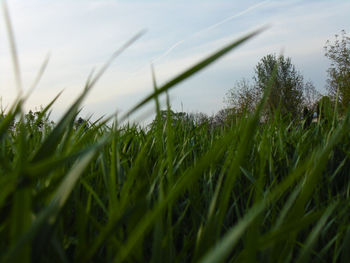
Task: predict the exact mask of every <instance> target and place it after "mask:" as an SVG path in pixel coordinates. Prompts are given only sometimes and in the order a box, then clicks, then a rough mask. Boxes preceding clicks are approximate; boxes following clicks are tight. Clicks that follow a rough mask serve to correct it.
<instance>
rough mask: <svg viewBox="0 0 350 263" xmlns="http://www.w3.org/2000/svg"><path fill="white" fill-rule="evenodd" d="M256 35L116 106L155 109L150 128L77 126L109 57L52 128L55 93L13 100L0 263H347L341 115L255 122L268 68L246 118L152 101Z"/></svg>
mask: <svg viewBox="0 0 350 263" xmlns="http://www.w3.org/2000/svg"><path fill="white" fill-rule="evenodd" d="M256 33H257V32H255V33H252V34H250V35H247V36H246V37H243V38H242V39H240V40H238V41H236V42H234V43H232V44H229V45H228V46H226V47H224V48H223V49H221V50H219V51H218V52H216V53H214V54H213V55H212V56H210V57H208V58H206V59H204V60H202V61H201V62H199V63H198V64H196V65H195V66H193V67H191V68H189V69H188V70H186V71H184V72H183V73H182V74H180V75H179V76H177V77H175V78H173V79H172V80H170V81H169V82H168V83H166V84H165V85H163V86H160V87H158V86H157V84H156V82H155V81H154V92H153V93H152V94H150V95H149V96H148V97H146V98H145V99H144V100H143V101H141V102H140V103H139V104H137V105H136V106H135V107H133V108H132V109H131V110H130V111H129V112H128V115H129V114H132V113H133V112H135V111H136V110H138V109H140V108H141V107H142V106H143V105H145V104H146V103H149V102H156V109H157V117H156V121H155V122H153V125H152V126H151V127H149V129H141V128H139V127H137V126H129V125H124V126H123V125H120V124H119V121H120V120H118V121H117V119H113V118H107V119H103V120H99V121H97V122H95V123H87V122H86V123H84V122H81V121H79V122H77V123H76V122H75V119H76V117H77V116H78V113H79V107H80V105H81V102H82V100H83V99H84V97H85V96H86V94H87V93H88V91H89V90H90V89H91V88H92V86H93V85H94V84H95V83H96V81H97V80H98V79H99V78H100V77H101V75H102V73H103V72H104V71H105V69H106V67H107V66H108V64H109V63H110V62H111V61H108V62H107V64H106V65H105V66H104V67H102V69H101V70H100V71H99V72H97V73H96V74H95V75H92V76H91V78H89V80H88V81H87V83H86V86H85V89H84V91H83V92H82V94H81V96H79V98H77V100H76V102H75V103H74V104H73V105H72V106H71V107H70V108H69V109H68V110H67V112H66V113H65V114H64V116H63V117H62V119H61V120H60V121H59V122H58V123H57V124H55V125H52V123H51V122H50V121H49V120H48V119H47V117H46V116H47V113H48V112H49V110H50V109H51V107H52V105H53V103H54V102H55V100H56V99H57V97H56V98H55V99H54V100H53V101H52V102H51V103H49V104H48V106H47V107H45V108H44V109H42V110H41V111H40V112H38V113H35V114H27V115H24V114H23V112H22V105H23V101H24V100H25V99H26V96H22V95H21V94H20V95H19V97H18V99H17V100H16V101H15V103H14V104H13V106H12V107H11V108H10V109H9V111H8V112H6V114H5V113H4V112H2V113H1V121H0V145H1V147H0V189H1V191H0V215H1V216H0V237H1V239H0V251H1V253H0V261H1V262H30V261H32V262H295V261H298V262H312V261H313V262H349V261H350V253H349V249H348V248H349V247H350V225H349V222H350V218H349V216H350V209H349V206H350V202H349V199H350V198H349V194H350V180H349V176H348V171H349V170H350V160H349V146H350V145H349V144H350V136H349V134H350V133H349V131H350V113H349V112H347V113H345V114H344V115H343V116H342V117H341V118H339V117H338V114H336V111H335V110H334V109H333V108H332V107H323V105H324V104H325V103H320V107H321V109H320V110H319V112H323V113H324V114H323V115H326V114H325V113H327V116H329V117H327V118H323V117H322V116H323V115H322V114H319V118H318V120H317V122H316V123H312V124H310V125H304V122H305V120H300V119H299V120H298V119H295V118H288V117H287V118H286V117H285V116H284V115H282V114H281V111H279V110H276V111H274V112H272V113H271V115H270V117H269V118H267V121H266V122H264V123H261V116H262V115H263V113H264V110H265V109H266V105H268V102H269V98H270V94H271V91H272V90H273V88H274V83H276V78H277V76H278V74H277V73H278V72H277V71H278V70H277V67H276V66H275V67H274V69H273V70H272V71H271V72H272V73H271V76H270V78H269V80H268V81H267V83H266V86H265V88H264V91H263V94H262V95H261V99H260V101H259V103H257V105H256V107H255V109H254V111H252V112H251V113H250V114H249V115H248V117H246V115H242V116H241V117H239V116H236V117H235V118H232V119H231V121H227V122H226V125H224V126H219V127H213V126H212V125H211V124H210V123H205V122H203V123H202V124H201V125H195V124H194V123H193V122H192V121H191V120H190V119H187V118H183V116H182V115H181V114H180V115H179V114H177V115H175V116H176V117H177V118H176V120H174V119H173V114H170V113H171V112H170V109H169V111H168V114H162V112H161V111H160V109H159V102H158V95H160V94H162V93H164V92H166V91H168V90H169V89H170V88H172V87H174V86H175V85H176V84H178V83H179V82H181V81H182V80H185V79H186V78H188V77H189V76H191V75H193V74H195V73H196V72H198V71H200V70H201V69H202V68H204V67H206V66H208V65H209V64H210V63H212V62H213V61H215V60H217V59H218V58H220V57H221V56H222V55H224V54H225V53H227V52H229V51H230V50H232V49H234V48H235V47H237V46H238V45H239V44H241V43H243V42H245V41H246V40H247V39H249V38H251V37H252V36H254V35H255V34H256ZM130 43H131V42H130ZM128 44H129V43H127V45H128ZM127 45H125V46H124V47H123V48H122V49H124V48H125V47H126V46H127ZM119 53H120V52H119V51H117V52H116V53H115V54H114V55H113V56H115V55H118V54H119ZM13 55H14V61H15V65H16V56H15V52H13ZM15 69H16V66H15ZM18 83H20V81H18ZM19 87H20V85H19ZM19 90H20V89H19ZM125 117H126V116H125ZM15 118H19V121H18V122H17V123H16V125H14V124H13V123H14V122H15ZM121 119H124V117H122V118H121ZM109 120H114V122H113V125H107V124H106V123H107V121H109Z"/></svg>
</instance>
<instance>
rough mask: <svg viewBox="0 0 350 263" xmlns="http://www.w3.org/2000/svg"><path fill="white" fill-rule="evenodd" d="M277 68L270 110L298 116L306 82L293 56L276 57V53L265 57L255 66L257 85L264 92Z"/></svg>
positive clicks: (270, 97)
mask: <svg viewBox="0 0 350 263" xmlns="http://www.w3.org/2000/svg"><path fill="white" fill-rule="evenodd" d="M275 69H276V76H275V78H274V79H273V84H272V89H271V93H270V96H269V98H268V102H267V107H268V111H269V112H274V111H275V110H276V109H279V110H280V111H281V112H282V114H283V115H286V114H290V115H291V116H294V117H295V116H298V115H299V113H300V111H301V105H302V101H303V90H304V82H303V76H302V75H301V74H300V73H299V72H298V71H297V70H296V69H295V66H294V65H293V64H292V61H291V58H286V57H284V56H283V55H280V56H278V57H276V55H274V54H269V55H267V56H265V57H263V58H262V59H261V60H260V62H259V63H258V64H257V65H256V68H255V76H254V80H255V86H256V87H257V89H258V91H259V92H260V93H262V92H263V91H264V90H265V89H266V86H267V85H268V82H269V81H270V79H271V78H272V75H273V72H274V70H275Z"/></svg>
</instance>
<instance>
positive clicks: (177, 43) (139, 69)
mask: <svg viewBox="0 0 350 263" xmlns="http://www.w3.org/2000/svg"><path fill="white" fill-rule="evenodd" d="M271 1H272V0H265V1H262V2H260V3H258V4H255V5H252V6H250V7H248V8H247V9H245V10H243V11H241V12H239V13H237V14H234V15H231V16H229V17H226V18H225V19H223V20H221V21H219V22H217V23H215V24H213V25H210V26H208V27H206V28H204V29H201V30H200V31H197V32H195V33H193V34H192V35H190V36H188V37H187V38H185V39H182V40H180V41H178V42H176V43H175V44H173V45H172V46H171V47H170V48H168V49H167V50H166V51H165V52H163V53H162V54H161V55H159V56H157V57H154V58H152V59H151V60H150V64H154V63H155V62H156V61H159V60H160V59H162V58H164V57H166V56H167V55H169V54H170V52H171V51H173V50H174V49H175V48H176V47H177V46H179V45H181V44H182V43H184V42H186V41H187V40H189V39H191V38H195V37H197V36H199V35H201V34H203V33H205V32H208V31H210V30H213V29H214V28H216V27H219V26H221V25H223V24H225V23H227V22H229V21H231V20H233V19H235V18H238V17H241V16H243V15H245V14H247V13H249V12H251V11H253V10H255V9H257V8H259V7H262V6H264V5H266V4H268V3H270V2H271ZM148 66H149V65H143V66H141V67H139V68H138V69H136V70H135V71H134V72H133V73H131V76H130V77H128V78H127V79H126V80H125V81H124V82H126V81H128V80H129V79H131V78H133V77H134V76H135V75H137V74H138V73H139V72H140V71H141V70H143V69H144V68H146V67H148Z"/></svg>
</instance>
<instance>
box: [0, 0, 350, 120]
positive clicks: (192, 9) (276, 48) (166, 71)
mask: <svg viewBox="0 0 350 263" xmlns="http://www.w3.org/2000/svg"><path fill="white" fill-rule="evenodd" d="M7 2H8V6H9V9H10V15H11V19H12V22H13V27H14V31H15V36H16V42H17V46H18V51H19V57H20V65H21V71H22V77H23V83H24V86H25V88H28V87H29V86H30V84H31V82H32V81H33V79H34V78H35V75H36V72H37V70H38V69H39V67H40V64H41V63H42V61H43V59H44V57H45V55H46V54H47V53H48V52H50V54H51V59H50V62H49V66H48V68H47V71H46V72H45V75H44V77H43V79H42V82H41V83H40V85H39V86H38V87H37V89H36V90H35V91H34V93H33V94H32V96H31V97H30V99H29V100H28V103H27V105H26V107H27V108H28V109H29V108H32V109H34V108H35V107H39V106H40V105H45V104H47V103H48V102H49V100H50V99H51V98H53V97H54V96H55V95H56V94H57V93H58V92H59V91H60V90H62V89H64V93H63V94H62V96H61V98H60V99H59V101H58V102H57V104H56V105H55V106H54V112H53V117H54V118H57V117H58V116H60V115H61V114H62V112H63V111H64V110H65V109H66V108H67V107H68V106H69V105H70V103H71V102H72V100H73V99H74V98H75V97H76V96H77V94H78V93H79V92H80V91H81V90H82V88H83V84H84V81H85V80H86V78H87V76H88V74H89V72H90V70H91V69H92V68H96V67H98V66H100V65H101V64H102V63H103V62H104V61H106V60H107V59H108V57H109V56H110V55H111V54H112V53H113V51H114V50H116V49H117V48H118V47H119V46H121V45H122V44H123V42H124V41H126V40H127V39H128V38H130V37H132V36H133V35H134V34H135V33H137V32H138V31H140V30H141V29H147V33H146V34H145V35H144V36H143V37H142V38H141V39H139V40H138V41H137V43H135V44H134V45H133V46H131V47H130V48H129V49H128V50H127V51H126V52H125V53H123V54H122V56H121V57H120V58H118V59H117V60H116V61H115V62H114V63H113V65H112V66H111V68H110V69H109V70H108V71H107V73H106V74H105V75H104V77H103V78H102V80H101V81H100V82H99V83H98V84H97V86H96V87H95V88H94V89H93V90H92V92H91V94H90V95H89V96H88V98H87V99H86V101H85V102H84V110H83V113H82V114H83V115H84V116H87V115H89V114H94V115H95V116H96V117H98V116H101V115H104V114H107V115H108V114H111V113H113V112H115V111H116V110H119V111H121V112H123V111H124V112H125V111H127V110H128V109H129V108H130V107H132V105H134V104H135V103H137V102H138V101H139V100H140V99H141V98H142V97H143V96H145V95H146V94H148V93H149V92H151V91H152V82H151V74H150V62H151V61H154V67H155V70H156V76H157V80H158V82H159V83H164V82H165V81H166V80H168V79H170V78H171V77H172V76H174V75H175V74H176V73H179V72H180V71H182V70H183V69H186V68H187V67H189V66H190V65H192V64H193V63H195V62H196V61H198V60H199V59H200V58H203V57H204V56H206V55H208V54H210V53H211V52H213V51H215V50H216V49H218V48H220V47H222V46H223V45H225V44H226V43H228V42H230V41H232V40H234V39H236V38H238V37H240V36H242V35H243V34H245V33H247V32H250V31H251V30H253V29H256V28H258V27H260V26H262V25H266V24H269V25H271V27H270V28H269V29H268V30H267V31H266V32H264V33H263V34H261V35H260V36H258V37H256V38H254V39H253V40H251V41H249V43H247V44H245V45H243V46H241V47H240V48H239V49H237V50H235V51H233V52H232V53H231V54H229V55H228V56H226V57H225V58H223V59H221V60H220V61H218V62H217V63H216V64H214V65H213V66H211V67H210V68H208V69H206V70H204V71H203V72H201V73H199V74H198V75H196V76H194V77H192V78H191V79H189V80H188V81H186V82H184V83H182V84H180V85H178V86H177V87H176V88H175V89H174V90H172V91H171V92H170V96H171V101H172V106H173V108H174V109H175V110H178V111H180V110H184V111H188V112H199V111H202V112H205V113H208V114H213V113H215V112H217V111H218V110H219V109H221V108H223V107H224V103H223V97H224V96H225V93H226V92H227V91H228V90H229V89H230V88H232V87H233V86H234V83H235V82H236V81H237V80H239V79H241V78H243V77H244V78H251V77H252V76H253V74H254V66H255V65H256V64H257V62H258V61H259V60H260V59H261V58H262V57H263V56H264V55H266V54H268V53H277V54H278V53H280V52H283V54H284V55H285V56H289V57H291V58H292V62H293V63H294V64H295V66H296V67H297V69H298V70H300V71H301V73H302V74H303V75H304V77H305V79H306V80H311V81H312V82H313V83H314V84H315V86H316V87H317V88H318V89H319V90H320V91H324V87H325V79H326V69H327V67H328V64H329V62H328V61H327V59H326V58H325V57H324V51H323V46H324V44H325V42H326V40H327V39H333V37H334V34H336V33H339V32H340V31H341V30H342V29H345V30H346V31H347V32H350V19H349V18H348V16H349V11H350V1H349V0H333V1H332V0H317V1H316V0H313V1H312V0H311V1H310V0H304V1H302V0H284V1H253V0H248V1H236V0H231V1H214V0H212V1H204V0H201V1H199V0H192V1H191V0H187V1H183V0H177V1H149V0H148V1H132V0H128V1H117V0H100V1H98V0H74V1H72V0H70V1H68V0H60V1H58V0H26V1H23V0H12V1H11V0H9V1H7ZM0 21H1V24H0V58H1V59H0V94H1V97H2V104H3V105H4V106H6V105H9V104H10V103H11V101H13V99H14V97H15V94H16V92H15V88H14V78H13V73H12V72H13V71H12V65H11V60H10V56H9V49H8V44H7V36H6V30H5V27H4V19H3V17H2V15H1V20H0ZM150 107H153V105H150ZM146 112H147V109H144V110H143V111H141V112H140V114H141V115H143V113H144V114H146Z"/></svg>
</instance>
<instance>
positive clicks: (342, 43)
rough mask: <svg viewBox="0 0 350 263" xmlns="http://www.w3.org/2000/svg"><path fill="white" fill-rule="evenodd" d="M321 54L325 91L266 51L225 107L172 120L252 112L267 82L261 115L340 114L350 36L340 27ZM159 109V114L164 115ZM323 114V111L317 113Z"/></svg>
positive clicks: (213, 119) (346, 98)
mask: <svg viewBox="0 0 350 263" xmlns="http://www.w3.org/2000/svg"><path fill="white" fill-rule="evenodd" d="M324 51H325V56H326V57H327V58H328V59H329V60H330V62H331V64H330V67H329V68H328V70H327V83H326V93H325V94H322V93H321V92H320V91H319V90H317V89H316V88H315V86H314V84H313V83H312V82H311V81H305V79H304V76H303V75H302V74H301V73H300V71H298V70H297V68H296V67H295V65H293V63H292V59H291V58H290V57H286V56H284V55H278V56H277V55H276V54H268V55H266V56H264V57H263V58H262V59H261V60H260V61H259V62H258V64H257V65H256V66H255V70H254V76H253V77H252V79H251V80H249V79H244V78H243V79H241V80H239V81H237V82H236V83H235V85H234V86H233V88H232V89H230V90H229V91H228V92H227V93H226V96H225V97H224V102H225V104H226V107H225V108H223V109H222V110H220V111H219V112H218V113H217V114H215V115H214V116H208V115H207V114H205V113H201V112H199V113H190V114H187V113H184V112H180V113H174V112H171V116H172V118H173V120H189V121H191V122H193V123H195V124H202V123H211V124H212V125H213V126H222V125H224V124H225V123H227V122H228V121H229V120H232V119H234V118H235V117H242V116H245V115H248V114H250V113H252V112H253V111H254V110H255V109H256V107H257V105H258V102H259V101H260V100H261V98H262V95H263V93H264V91H265V89H266V88H267V86H268V85H270V86H271V90H270V94H269V97H268V99H267V103H266V107H265V109H264V114H263V118H264V119H265V120H266V119H268V118H272V117H273V116H274V115H275V113H276V111H278V112H279V113H280V116H283V117H284V118H287V119H289V120H298V119H299V120H300V119H305V118H307V119H309V121H310V119H312V118H313V117H315V116H320V115H323V116H322V117H323V118H328V117H329V118H330V116H327V114H328V115H329V112H334V111H336V114H338V115H339V116H342V115H344V114H345V112H346V111H347V109H348V106H349V103H350V37H349V36H348V35H347V34H346V32H345V31H344V30H343V31H341V34H340V35H335V40H334V41H330V40H328V41H327V42H326V44H325V46H324ZM165 112H166V111H164V112H163V117H165V116H166V114H165ZM321 113H323V114H321Z"/></svg>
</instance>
